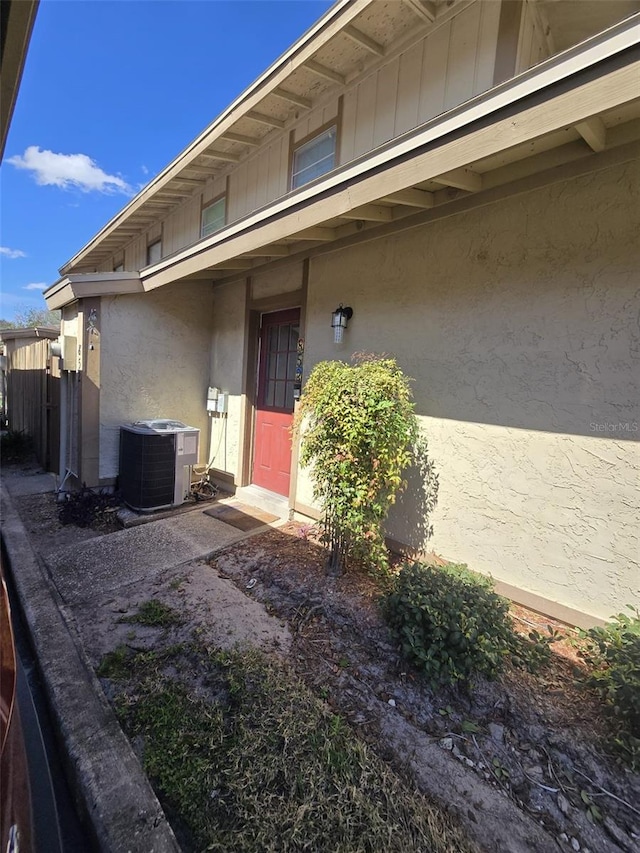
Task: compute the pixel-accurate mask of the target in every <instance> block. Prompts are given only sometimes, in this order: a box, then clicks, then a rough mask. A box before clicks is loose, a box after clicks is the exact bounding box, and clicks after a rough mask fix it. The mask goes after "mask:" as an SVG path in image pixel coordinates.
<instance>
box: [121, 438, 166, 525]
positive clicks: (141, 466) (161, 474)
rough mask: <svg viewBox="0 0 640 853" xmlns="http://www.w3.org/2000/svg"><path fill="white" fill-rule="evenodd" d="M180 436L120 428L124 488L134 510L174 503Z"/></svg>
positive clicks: (124, 492) (123, 495)
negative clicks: (176, 446)
mask: <svg viewBox="0 0 640 853" xmlns="http://www.w3.org/2000/svg"><path fill="white" fill-rule="evenodd" d="M175 445H176V436H175V434H172V435H140V434H137V433H135V432H129V431H128V430H125V429H122V430H121V431H120V491H121V493H122V497H123V500H124V501H125V502H126V503H128V504H129V506H131V507H133V508H134V509H142V510H144V509H156V508H159V507H162V506H171V505H172V504H173V502H174V484H175V474H176V472H175V465H176V448H175Z"/></svg>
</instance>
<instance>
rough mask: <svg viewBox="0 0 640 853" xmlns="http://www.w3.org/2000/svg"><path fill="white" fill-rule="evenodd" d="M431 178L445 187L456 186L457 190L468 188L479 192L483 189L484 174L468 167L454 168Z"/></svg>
mask: <svg viewBox="0 0 640 853" xmlns="http://www.w3.org/2000/svg"><path fill="white" fill-rule="evenodd" d="M431 180H432V181H433V182H434V183H436V184H441V185H442V186H443V187H455V188H456V189H457V190H466V192H468V193H477V192H479V191H480V190H481V189H482V175H479V174H478V173H477V172H474V171H473V170H471V169H467V168H466V167H463V168H462V169H452V170H451V171H450V172H444V173H443V174H442V175H438V177H437V178H431Z"/></svg>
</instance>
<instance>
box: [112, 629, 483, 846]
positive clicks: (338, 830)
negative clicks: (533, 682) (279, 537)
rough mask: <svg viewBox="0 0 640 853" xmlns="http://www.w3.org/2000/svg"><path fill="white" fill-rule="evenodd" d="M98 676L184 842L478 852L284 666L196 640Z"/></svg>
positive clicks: (125, 660) (124, 658)
mask: <svg viewBox="0 0 640 853" xmlns="http://www.w3.org/2000/svg"><path fill="white" fill-rule="evenodd" d="M111 663H112V664H113V666H111V665H110V664H111ZM101 674H102V675H103V676H108V677H110V678H111V679H112V680H113V681H114V682H115V687H116V691H117V694H116V695H117V699H116V708H117V710H118V714H119V716H120V719H121V722H122V723H123V725H124V727H125V730H126V731H127V732H128V734H129V735H130V737H131V738H132V740H133V742H134V743H137V744H138V745H139V747H140V749H141V753H142V759H143V762H144V766H145V770H146V772H147V774H148V775H149V777H150V779H151V781H152V783H153V785H154V787H155V789H156V791H157V793H158V795H159V797H160V800H161V802H162V803H163V806H164V807H165V809H166V811H167V814H168V816H169V818H170V820H172V822H173V824H174V826H175V828H176V830H177V832H178V835H179V836H180V840H181V843H182V845H183V847H184V849H185V850H203V849H206V850H210V851H225V853H236V851H237V853H249V852H250V853H254V852H255V851H256V850H264V851H276V850H277V851H302V850H308V851H314V853H322V851H327V853H329V851H330V853H340V851H344V853H347V851H348V853H360V851H362V853H364V851H376V853H377V851H380V850H384V851H398V853H401V851H402V853H406V851H424V853H427V851H429V853H431V851H433V853H454V851H455V853H463V851H471V850H473V849H474V848H473V846H472V845H471V844H470V843H469V842H468V841H467V840H466V839H465V837H464V836H463V834H462V833H461V831H460V830H459V829H457V828H456V827H454V826H453V824H452V822H451V821H450V820H449V818H448V817H447V816H446V815H444V814H443V813H442V811H440V810H438V809H437V808H436V807H435V806H433V805H432V804H431V803H430V802H429V801H428V800H427V799H426V798H425V797H424V796H423V795H421V794H419V793H417V792H416V791H415V790H413V789H412V788H411V787H409V786H408V785H407V784H406V783H405V782H404V781H403V780H402V779H400V778H399V777H398V776H397V775H396V774H395V773H394V772H393V771H392V770H391V769H390V768H389V766H388V765H387V764H385V763H384V762H383V761H382V760H381V759H380V758H379V757H378V756H377V755H376V754H375V753H374V752H373V751H372V750H371V749H370V748H368V747H367V746H366V745H365V744H364V743H362V742H361V741H360V740H359V739H358V738H357V737H356V736H355V735H354V734H353V732H352V731H351V729H350V728H349V726H348V725H347V724H346V723H345V722H344V721H343V719H342V718H341V717H340V716H338V715H336V714H334V713H332V712H331V710H330V709H329V708H328V707H327V705H326V704H325V703H324V702H322V701H321V700H320V699H318V698H317V697H316V696H315V695H314V694H313V693H312V692H311V691H310V690H309V689H308V688H307V687H305V686H304V685H303V684H302V683H301V682H300V681H299V680H298V679H297V678H296V677H295V676H294V675H293V674H292V673H291V672H290V671H289V670H288V669H287V668H286V667H285V666H284V665H283V664H282V663H281V662H278V661H274V660H272V659H270V658H267V657H266V656H264V655H262V654H260V653H258V652H256V651H254V650H244V651H236V652H233V653H227V652H220V651H218V650H210V649H206V648H204V647H202V646H201V645H199V644H193V645H190V646H186V647H185V646H182V647H176V648H173V649H170V650H166V651H165V652H162V653H159V654H158V653H148V652H147V653H142V654H132V655H126V654H124V655H123V653H122V651H121V652H119V653H118V654H117V655H116V656H115V657H114V658H113V660H112V661H110V660H109V658H107V659H105V661H104V662H103V665H102V667H101Z"/></svg>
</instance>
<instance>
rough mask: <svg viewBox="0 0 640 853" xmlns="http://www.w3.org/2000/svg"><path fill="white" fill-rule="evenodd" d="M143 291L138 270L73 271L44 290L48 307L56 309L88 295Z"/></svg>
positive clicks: (111, 294)
mask: <svg viewBox="0 0 640 853" xmlns="http://www.w3.org/2000/svg"><path fill="white" fill-rule="evenodd" d="M142 291H143V286H142V282H141V280H140V275H139V274H138V273H137V272H104V273H73V274H71V275H65V276H63V277H62V278H60V279H58V281H56V282H55V283H54V284H52V285H51V287H50V288H48V289H47V290H46V291H45V292H44V294H43V295H44V298H45V300H46V303H47V308H49V309H50V310H52V311H55V310H57V309H59V308H63V307H64V306H65V305H69V304H70V303H71V302H75V301H76V300H77V299H84V298H86V297H88V296H121V295H123V294H125V293H141V292H142Z"/></svg>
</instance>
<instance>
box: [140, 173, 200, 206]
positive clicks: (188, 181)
mask: <svg viewBox="0 0 640 853" xmlns="http://www.w3.org/2000/svg"><path fill="white" fill-rule="evenodd" d="M173 180H174V181H176V182H177V183H179V184H191V185H192V186H201V185H202V181H199V180H198V179H197V178H185V177H183V176H182V175H176V176H175V178H174V179H173ZM150 204H151V202H150V201H147V202H145V205H144V206H145V209H146V208H147V207H149V205H150Z"/></svg>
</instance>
